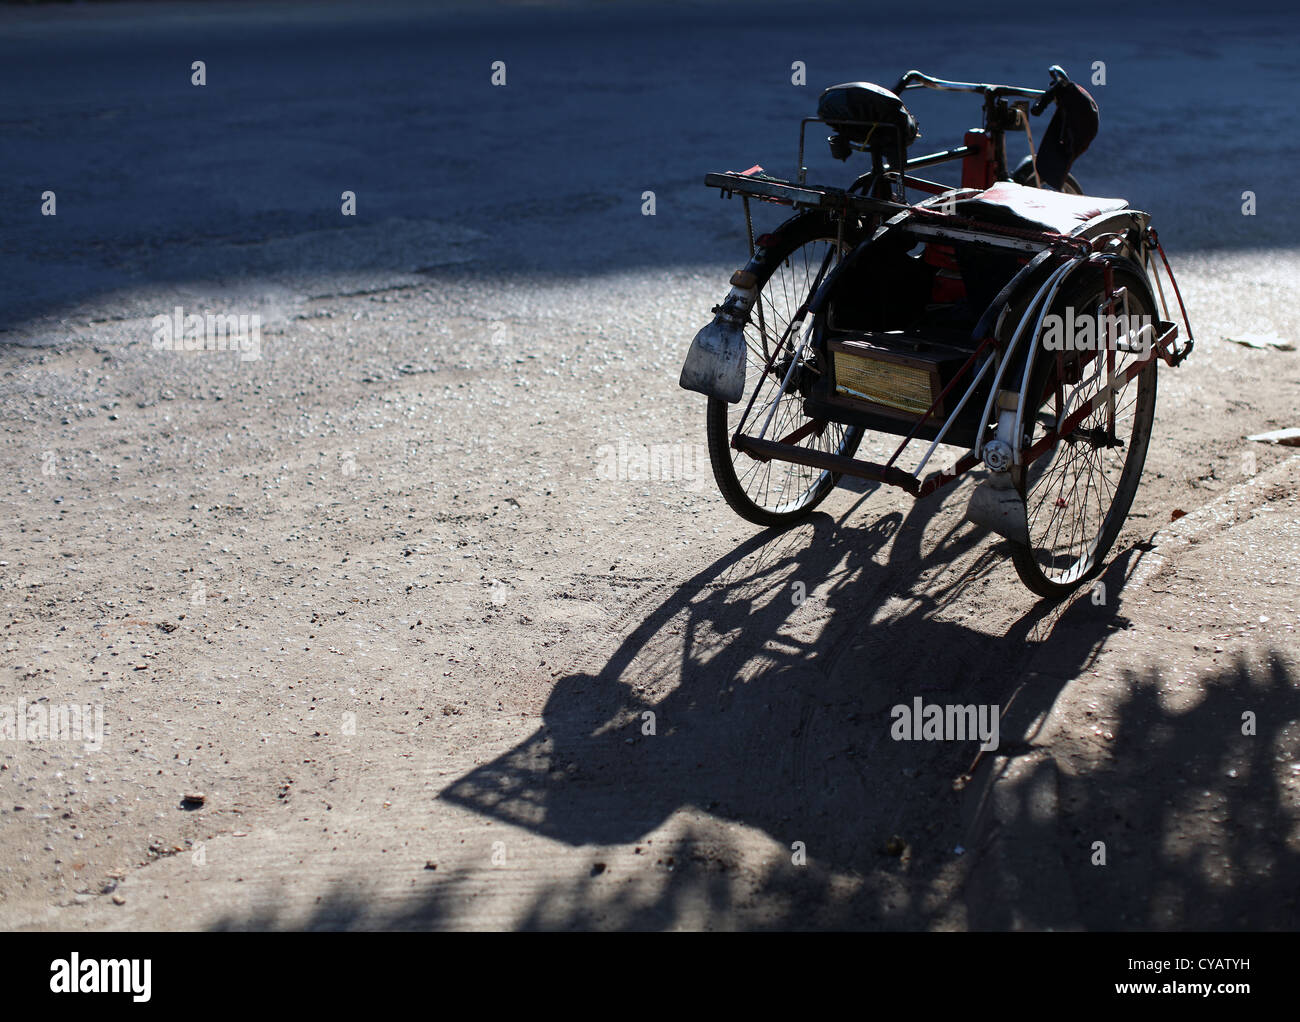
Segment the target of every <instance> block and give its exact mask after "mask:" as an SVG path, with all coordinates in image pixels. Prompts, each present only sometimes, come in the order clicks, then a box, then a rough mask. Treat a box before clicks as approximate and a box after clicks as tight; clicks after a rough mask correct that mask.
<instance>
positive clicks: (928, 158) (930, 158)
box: [907, 145, 975, 170]
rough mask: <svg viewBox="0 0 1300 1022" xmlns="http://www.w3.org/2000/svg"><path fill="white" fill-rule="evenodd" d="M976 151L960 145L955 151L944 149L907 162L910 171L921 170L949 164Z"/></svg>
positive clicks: (914, 157)
mask: <svg viewBox="0 0 1300 1022" xmlns="http://www.w3.org/2000/svg"><path fill="white" fill-rule="evenodd" d="M974 151H975V150H974V148H973V147H971V146H968V145H959V146H957V147H956V148H954V149H944V150H942V151H941V152H937V153H928V154H926V155H925V156H913V157H912V158H911V159H910V160H908V161H907V169H908V170H920V169H921V168H922V167H931V166H933V165H934V164H936V163H947V162H948V161H950V160H960V159H962V158H964V157H966V156H969V155H970V154H971V153H973V152H974Z"/></svg>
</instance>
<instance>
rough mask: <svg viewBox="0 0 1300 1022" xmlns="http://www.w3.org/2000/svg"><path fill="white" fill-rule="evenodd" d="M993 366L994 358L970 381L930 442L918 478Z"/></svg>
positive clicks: (987, 361) (986, 361) (919, 466)
mask: <svg viewBox="0 0 1300 1022" xmlns="http://www.w3.org/2000/svg"><path fill="white" fill-rule="evenodd" d="M991 365H993V359H992V358H987V359H985V360H984V364H983V365H982V366H980V371H979V372H978V373H976V374H975V379H973V380H971V381H970V386H969V387H967V388H966V393H965V394H963V395H962V396H961V400H960V401H958V402H957V407H956V408H954V409H953V410H952V412H951V413H949V415H948V421H947V422H945V423H944V424H943V428H942V429H940V430H939V432H938V433H937V434H936V435H935V438H934V440H932V441H931V442H930V446H929V448H928V449H927V450H926V452H925V456H924V457H923V458H922V459H921V463H920V464H919V465H917V466H916V476H917V477H918V478H919V477H920V475H921V469H923V468H925V463H926V462H927V461H929V460H930V455H932V454H934V452H935V450H936V449H937V448H938V446H939V445H940V444H941V443H943V438H944V437H945V436H947V435H948V430H949V429H950V428H951V427H952V424H953V423H954V422H955V421H957V416H958V415H959V414H960V413H961V410H962V409H963V408H965V407H966V402H967V401H969V400H970V398H971V395H972V394H974V393H975V388H976V387H978V386H979V383H980V380H982V379H984V374H985V373H987V372H988V371H989V367H990V366H991Z"/></svg>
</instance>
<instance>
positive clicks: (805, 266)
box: [727, 238, 854, 514]
mask: <svg viewBox="0 0 1300 1022" xmlns="http://www.w3.org/2000/svg"><path fill="white" fill-rule="evenodd" d="M836 246H837V242H836V239H834V238H815V239H813V240H811V241H808V242H805V243H804V244H803V245H801V246H799V247H798V248H797V249H795V250H794V251H793V252H791V253H790V254H789V255H788V256H787V257H786V258H785V259H784V260H782V261H781V263H780V264H779V265H778V266H777V267H776V268H775V269H774V270H773V271H772V274H771V276H770V277H768V279H767V280H766V281H765V282H764V283H763V285H762V287H761V289H760V291H759V300H758V301H757V302H756V303H755V305H754V309H753V310H752V311H751V313H750V319H749V322H748V323H747V324H746V325H745V348H746V352H745V359H746V362H745V378H746V379H747V380H755V379H757V380H759V383H758V384H757V389H758V394H757V396H756V397H755V398H754V402H753V406H752V408H751V410H750V412H749V417H748V418H747V419H746V420H745V428H746V430H747V431H749V432H751V433H755V434H756V433H757V432H758V431H759V430H760V429H762V426H763V424H764V423H765V422H766V421H767V418H768V415H769V414H770V413H771V416H772V418H771V424H770V425H769V426H768V429H767V434H766V435H767V437H768V438H769V439H773V440H781V439H784V438H786V437H789V436H790V435H791V434H792V433H794V432H795V431H796V430H798V429H799V428H800V427H802V426H804V425H806V424H807V423H808V422H809V419H808V418H807V416H805V415H804V412H803V395H802V394H801V393H800V390H799V387H798V386H797V385H796V384H797V383H798V381H799V378H800V375H801V374H802V375H804V376H805V378H806V379H807V378H810V374H815V373H816V372H818V367H817V366H816V365H815V363H813V362H810V361H809V360H808V359H807V357H805V358H804V359H801V360H800V366H799V367H798V368H796V370H795V377H793V378H792V386H791V388H790V390H789V391H788V392H787V393H786V394H784V395H783V396H782V397H781V399H780V400H779V401H777V402H776V410H775V413H772V403H773V400H774V399H775V398H776V395H777V393H778V391H779V390H780V386H781V381H782V379H783V378H784V376H785V372H786V370H787V369H788V368H789V366H790V359H791V357H792V355H793V353H794V350H795V348H797V347H798V344H799V334H800V331H801V329H802V327H803V325H804V323H803V322H800V323H798V324H796V325H794V326H792V324H793V323H794V319H795V316H796V315H797V314H798V311H799V309H800V307H801V306H802V305H803V301H804V298H805V297H806V296H807V295H808V293H809V291H810V290H811V288H812V285H813V282H814V281H815V280H816V279H817V274H818V272H819V271H820V270H821V267H822V263H823V260H825V259H826V257H827V256H828V255H829V254H832V253H833V252H834V251H835V250H836ZM840 251H841V253H842V252H843V248H841V250H840ZM760 310H761V315H760ZM777 344H779V345H780V346H781V354H780V356H779V357H778V358H777V359H776V362H775V363H774V366H773V370H772V372H770V373H765V372H764V369H765V367H766V365H767V363H768V360H769V358H770V357H771V352H772V350H773V347H774V346H776V345H777ZM808 354H809V353H808V352H805V356H807V355H808ZM748 401H749V399H748V396H747V397H746V398H745V400H743V401H741V402H740V403H739V404H737V405H732V406H730V408H729V409H728V412H727V436H728V439H730V437H731V436H732V435H734V433H735V431H736V427H737V424H738V423H739V422H740V416H741V415H742V414H744V412H745V409H746V407H747V405H748ZM853 432H854V427H851V426H845V425H842V424H840V423H835V422H827V423H826V424H825V425H824V426H823V428H822V429H821V431H820V432H819V433H813V434H810V435H808V436H805V437H802V438H800V439H799V441H798V444H799V446H801V447H804V448H806V449H808V450H816V451H822V452H825V453H828V454H843V453H845V452H846V451H847V450H848V449H849V447H850V445H851V443H852V439H853ZM729 450H730V453H731V469H732V472H733V473H734V475H735V478H736V481H737V483H738V484H739V486H740V488H741V490H742V491H743V492H744V494H745V496H746V497H747V498H748V499H749V500H750V501H751V502H752V503H753V504H754V505H755V506H756V507H758V508H761V509H762V510H764V511H767V512H768V513H770V514H789V513H793V512H797V511H799V510H800V509H802V508H803V507H805V506H806V505H807V504H808V503H810V502H811V501H812V500H814V499H815V498H816V497H817V496H818V495H819V494H820V493H821V492H822V491H823V490H824V489H825V488H827V487H828V486H829V485H830V484H831V477H832V475H833V473H831V472H829V471H827V470H825V469H818V468H813V467H811V466H808V465H796V464H794V463H793V462H788V461H776V460H770V461H759V460H757V459H755V458H752V457H750V455H748V454H745V453H743V452H741V451H737V450H736V449H735V448H729Z"/></svg>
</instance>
